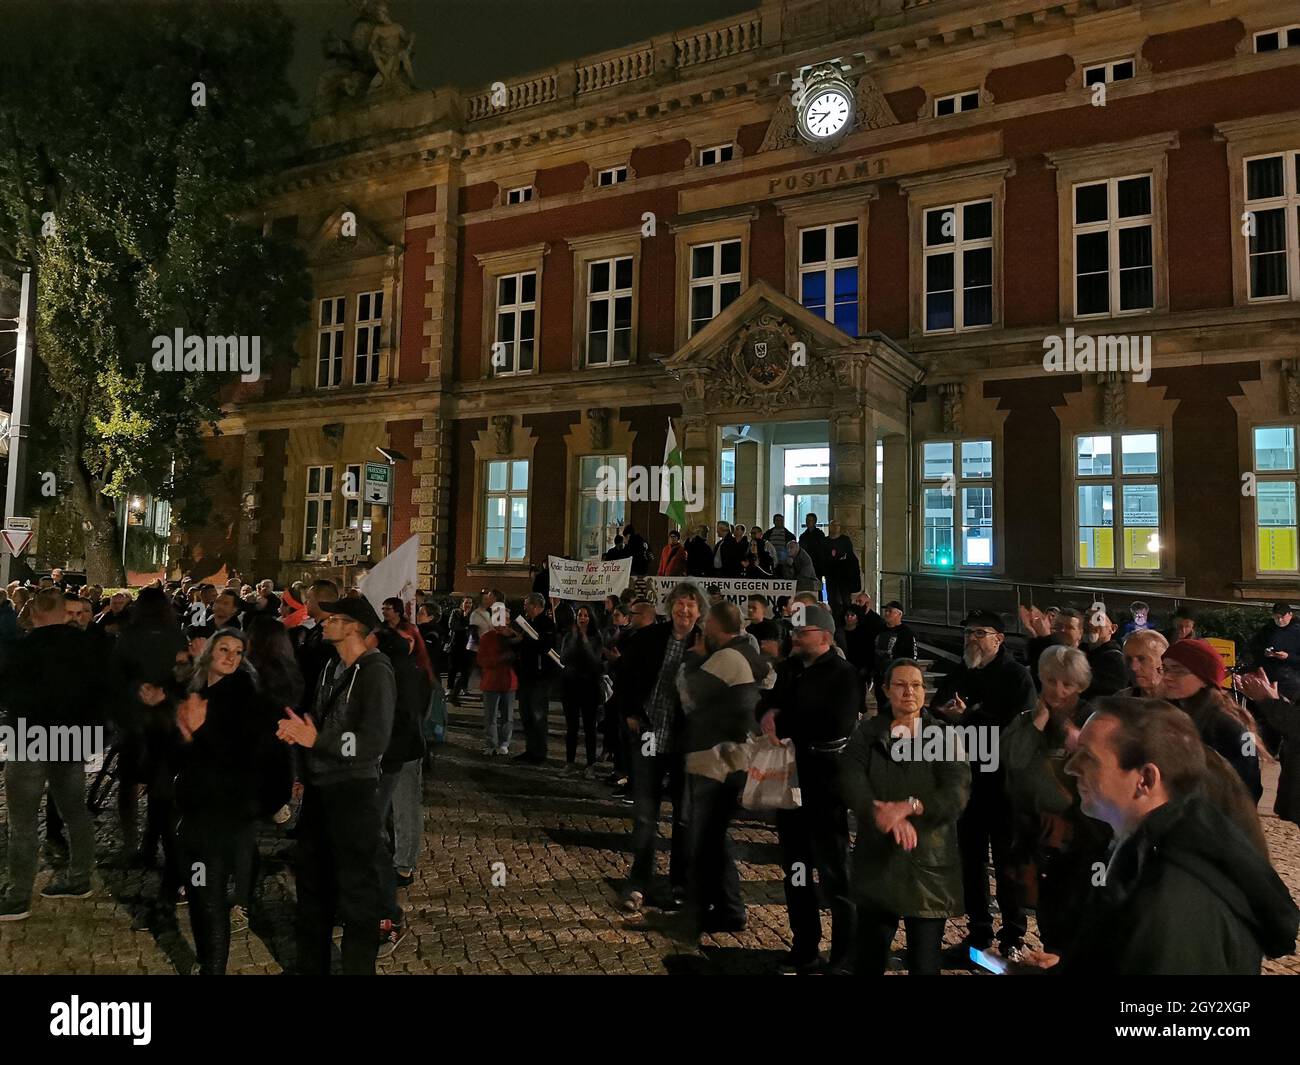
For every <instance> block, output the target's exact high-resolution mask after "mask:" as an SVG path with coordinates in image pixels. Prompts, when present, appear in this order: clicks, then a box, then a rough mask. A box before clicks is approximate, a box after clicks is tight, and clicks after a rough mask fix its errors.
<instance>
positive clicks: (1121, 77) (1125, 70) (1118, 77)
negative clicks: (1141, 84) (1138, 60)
mask: <svg viewBox="0 0 1300 1065" xmlns="http://www.w3.org/2000/svg"><path fill="white" fill-rule="evenodd" d="M1132 76H1133V60H1131V59H1126V60H1124V62H1122V63H1116V64H1115V66H1114V67H1113V68H1111V74H1110V78H1111V81H1127V80H1128V79H1129V78H1131V77H1132Z"/></svg>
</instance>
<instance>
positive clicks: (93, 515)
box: [70, 455, 126, 588]
mask: <svg viewBox="0 0 1300 1065" xmlns="http://www.w3.org/2000/svg"><path fill="white" fill-rule="evenodd" d="M71 457H72V462H71V463H70V465H71V466H72V470H73V475H72V497H73V500H74V501H75V502H76V504H77V510H78V511H79V512H80V515H81V520H82V522H83V523H85V522H89V523H90V525H91V527H90V528H89V529H85V533H86V582H87V583H88V584H103V585H105V586H106V587H109V588H122V587H125V586H126V569H125V568H124V567H123V565H122V549H121V541H120V540H119V539H118V537H119V536H120V535H121V532H120V530H119V529H118V528H117V522H116V521H114V520H113V512H112V511H111V510H109V509H108V508H107V507H105V506H104V505H103V504H102V503H101V502H100V500H101V499H102V498H103V497H102V496H101V495H100V494H99V486H98V485H96V484H95V483H94V481H93V479H92V478H90V477H89V476H87V474H86V473H85V471H84V469H83V468H82V466H81V464H80V463H79V462H77V461H76V459H77V456H75V455H74V456H71ZM83 529H84V524H83Z"/></svg>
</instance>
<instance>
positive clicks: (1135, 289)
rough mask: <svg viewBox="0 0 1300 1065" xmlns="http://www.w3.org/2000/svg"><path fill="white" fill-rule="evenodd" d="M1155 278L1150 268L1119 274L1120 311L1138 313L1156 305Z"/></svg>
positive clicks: (1125, 271) (1124, 271) (1123, 271)
mask: <svg viewBox="0 0 1300 1065" xmlns="http://www.w3.org/2000/svg"><path fill="white" fill-rule="evenodd" d="M1153 286H1154V277H1153V274H1152V271H1151V268H1150V267H1143V268H1141V269H1138V270H1121V271H1120V272H1119V309H1120V310H1121V311H1136V310H1139V309H1140V308H1143V307H1151V306H1153V305H1154V302H1155V299H1154V296H1155V290H1154V287H1153Z"/></svg>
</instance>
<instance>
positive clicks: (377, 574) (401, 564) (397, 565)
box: [361, 536, 420, 620]
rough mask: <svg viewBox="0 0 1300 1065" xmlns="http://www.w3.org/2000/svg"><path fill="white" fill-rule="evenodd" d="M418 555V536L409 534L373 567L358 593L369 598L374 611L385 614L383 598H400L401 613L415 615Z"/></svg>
mask: <svg viewBox="0 0 1300 1065" xmlns="http://www.w3.org/2000/svg"><path fill="white" fill-rule="evenodd" d="M419 558H420V538H419V537H418V536H412V537H411V538H410V539H408V540H407V541H406V542H405V543H404V544H402V546H401V547H399V548H398V549H397V550H396V551H390V552H389V553H388V556H387V557H386V558H385V559H384V560H383V561H382V562H380V563H379V565H377V566H376V567H375V568H374V569H372V570H371V571H370V572H369V573H368V574H367V575H366V576H365V578H364V579H363V580H362V582H361V594H362V595H364V596H365V597H366V598H367V599H368V600H370V605H371V606H373V607H374V608H375V613H376V614H378V615H379V616H380V617H381V618H382V617H383V616H384V600H385V599H392V598H397V599H400V600H401V601H402V604H403V606H404V608H405V609H404V610H403V612H402V614H403V617H405V618H407V620H413V619H414V618H415V589H416V588H417V587H419V573H418V571H417V569H416V563H417V562H418V561H419Z"/></svg>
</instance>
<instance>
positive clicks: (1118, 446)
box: [1074, 433, 1161, 573]
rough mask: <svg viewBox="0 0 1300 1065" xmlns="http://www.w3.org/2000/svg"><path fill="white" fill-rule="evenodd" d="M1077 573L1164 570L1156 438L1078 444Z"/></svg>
mask: <svg viewBox="0 0 1300 1065" xmlns="http://www.w3.org/2000/svg"><path fill="white" fill-rule="evenodd" d="M1074 462H1075V466H1074V472H1075V500H1076V507H1075V524H1076V533H1077V535H1076V537H1075V540H1076V545H1077V549H1078V562H1079V569H1081V570H1090V571H1097V570H1105V571H1109V572H1111V573H1125V572H1138V573H1143V572H1145V573H1150V572H1154V571H1156V570H1158V569H1160V548H1161V543H1160V447H1159V437H1158V436H1157V434H1156V433H1107V434H1104V435H1088V436H1077V437H1075V438H1074Z"/></svg>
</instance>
